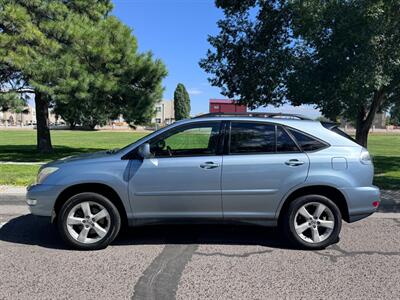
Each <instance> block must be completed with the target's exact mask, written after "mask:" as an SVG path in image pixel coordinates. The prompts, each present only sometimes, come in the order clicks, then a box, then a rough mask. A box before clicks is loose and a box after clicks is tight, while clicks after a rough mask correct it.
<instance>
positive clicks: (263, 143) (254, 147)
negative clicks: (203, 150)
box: [229, 122, 275, 154]
mask: <svg viewBox="0 0 400 300" xmlns="http://www.w3.org/2000/svg"><path fill="white" fill-rule="evenodd" d="M229 152H230V153H231V154H246V153H247V154H252V153H254V154H257V153H273V152H275V125H270V124H262V123H245V122H232V125H231V135H230V151H229Z"/></svg>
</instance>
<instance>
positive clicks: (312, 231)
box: [282, 195, 342, 250]
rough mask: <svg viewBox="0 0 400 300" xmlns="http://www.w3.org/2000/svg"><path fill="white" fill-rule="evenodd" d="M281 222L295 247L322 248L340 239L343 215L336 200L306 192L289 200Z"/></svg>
mask: <svg viewBox="0 0 400 300" xmlns="http://www.w3.org/2000/svg"><path fill="white" fill-rule="evenodd" d="M303 209H305V211H304V210H303ZM318 215H319V217H318ZM310 218H312V219H310ZM282 225H283V229H284V231H285V234H286V236H287V237H288V239H289V241H290V242H291V243H292V244H293V245H294V246H295V247H297V248H300V249H307V250H320V249H324V248H326V247H327V246H329V245H331V244H334V243H336V242H338V241H339V233H340V230H341V227H342V215H341V213H340V210H339V208H338V207H337V206H336V204H335V203H333V202H332V201H331V200H330V199H328V198H327V197H324V196H321V195H306V196H302V197H299V198H297V199H295V200H294V201H293V202H292V203H290V205H289V207H288V209H287V210H286V212H285V215H284V216H283V220H282Z"/></svg>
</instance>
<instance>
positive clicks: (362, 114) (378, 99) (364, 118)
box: [356, 89, 385, 148]
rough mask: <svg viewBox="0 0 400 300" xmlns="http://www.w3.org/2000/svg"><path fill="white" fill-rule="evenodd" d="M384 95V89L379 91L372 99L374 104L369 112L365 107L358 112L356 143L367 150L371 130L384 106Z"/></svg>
mask: <svg viewBox="0 0 400 300" xmlns="http://www.w3.org/2000/svg"><path fill="white" fill-rule="evenodd" d="M384 95H385V93H384V91H383V89H379V90H378V91H376V92H375V93H374V98H373V99H372V104H371V107H370V108H369V110H368V111H367V109H366V108H365V107H360V109H359V111H358V115H357V120H356V141H357V143H359V144H360V145H361V146H364V147H365V148H367V146H368V133H369V130H370V129H371V126H372V123H373V121H374V118H375V115H376V113H377V111H378V109H379V107H380V106H381V105H382V102H383V99H384ZM367 112H368V114H367Z"/></svg>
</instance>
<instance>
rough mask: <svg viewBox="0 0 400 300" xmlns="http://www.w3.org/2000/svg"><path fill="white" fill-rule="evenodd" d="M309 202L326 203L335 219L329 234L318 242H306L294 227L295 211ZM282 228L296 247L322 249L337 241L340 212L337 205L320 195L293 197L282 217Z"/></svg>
mask: <svg viewBox="0 0 400 300" xmlns="http://www.w3.org/2000/svg"><path fill="white" fill-rule="evenodd" d="M310 202H317V203H322V204H324V205H326V206H327V207H328V208H329V209H330V210H331V211H332V213H333V217H334V220H335V227H334V228H333V231H332V233H331V235H330V236H329V237H328V238H327V239H326V240H324V241H322V242H320V243H315V244H313V243H307V242H306V241H304V240H303V239H301V238H300V237H299V236H298V235H297V233H296V230H295V228H294V218H295V216H296V213H297V211H298V210H299V208H300V207H301V206H303V205H304V204H307V203H310ZM283 225H284V229H285V231H286V234H287V236H288V238H289V240H290V241H291V242H292V243H293V244H294V245H295V246H297V247H299V248H301V249H309V250H319V249H324V248H326V247H327V246H329V245H331V244H334V243H336V242H337V241H338V237H339V233H340V230H341V227H342V215H341V213H340V210H339V208H338V207H337V205H336V204H335V203H334V202H333V201H332V200H330V199H329V198H327V197H325V196H321V195H306V196H302V197H299V198H297V199H295V200H294V201H293V202H292V203H291V204H290V205H289V208H288V210H287V212H286V214H285V218H284V224H283Z"/></svg>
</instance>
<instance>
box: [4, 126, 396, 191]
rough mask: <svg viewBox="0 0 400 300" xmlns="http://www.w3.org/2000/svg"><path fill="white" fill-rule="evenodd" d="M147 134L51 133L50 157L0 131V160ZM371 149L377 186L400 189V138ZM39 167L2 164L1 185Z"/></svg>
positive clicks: (16, 133)
mask: <svg viewBox="0 0 400 300" xmlns="http://www.w3.org/2000/svg"><path fill="white" fill-rule="evenodd" d="M144 135H145V134H144V133H136V132H111V131H107V132H106V131H94V132H93V131H68V130H66V131H64V130H63V131H52V132H51V136H52V142H53V146H54V149H55V151H54V153H53V154H50V155H41V154H38V153H36V132H35V131H33V130H29V131H28V130H26V131H25V130H24V131H22V130H7V131H5V130H0V161H18V162H39V161H50V160H53V159H57V158H61V157H65V156H69V155H75V154H80V153H85V152H94V151H100V150H107V149H113V148H120V147H123V146H125V145H127V144H129V143H132V142H134V141H136V140H137V139H139V138H141V137H142V136H144ZM368 148H369V151H370V153H371V154H372V155H373V159H374V164H375V173H376V175H375V179H374V182H375V184H376V185H378V186H379V187H381V188H384V189H400V135H384V134H371V135H370V137H369V147H368ZM38 168H39V166H32V165H13V164H10V165H1V164H0V184H10V185H27V184H30V183H32V182H33V181H34V178H35V175H36V172H37V170H38Z"/></svg>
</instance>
